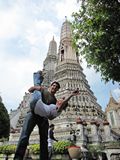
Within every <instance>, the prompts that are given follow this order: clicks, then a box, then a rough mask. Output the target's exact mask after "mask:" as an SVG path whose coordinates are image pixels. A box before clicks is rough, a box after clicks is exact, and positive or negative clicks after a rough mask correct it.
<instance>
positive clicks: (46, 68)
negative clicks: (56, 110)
mask: <svg viewBox="0 0 120 160" xmlns="http://www.w3.org/2000/svg"><path fill="white" fill-rule="evenodd" d="M56 62H57V43H56V41H55V40H54V37H53V39H52V40H51V41H50V43H49V49H48V53H47V57H46V59H45V60H44V62H43V74H44V80H43V85H44V86H46V87H48V86H49V85H50V83H51V82H52V81H53V79H54V70H55V66H56Z"/></svg>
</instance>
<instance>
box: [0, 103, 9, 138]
mask: <svg viewBox="0 0 120 160" xmlns="http://www.w3.org/2000/svg"><path fill="white" fill-rule="evenodd" d="M9 132H10V119H9V114H8V111H7V109H6V108H5V106H4V104H3V103H2V102H1V101H0V139H2V138H8V137H9Z"/></svg>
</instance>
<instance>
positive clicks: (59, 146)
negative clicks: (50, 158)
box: [53, 141, 72, 154]
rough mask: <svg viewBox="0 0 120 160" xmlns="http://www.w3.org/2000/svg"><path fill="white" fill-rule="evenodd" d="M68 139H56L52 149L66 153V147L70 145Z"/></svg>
mask: <svg viewBox="0 0 120 160" xmlns="http://www.w3.org/2000/svg"><path fill="white" fill-rule="evenodd" d="M71 144H72V143H71V142H70V141H58V142H55V143H54V144H53V150H54V152H55V153H60V154H62V153H67V152H68V151H67V148H68V147H69V146H71Z"/></svg>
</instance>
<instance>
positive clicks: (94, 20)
mask: <svg viewBox="0 0 120 160" xmlns="http://www.w3.org/2000/svg"><path fill="white" fill-rule="evenodd" d="M73 17H74V20H73V22H72V28H73V43H74V47H76V50H77V51H78V52H79V53H80V54H81V55H83V57H84V58H85V59H86V61H87V63H88V66H93V67H94V68H95V70H96V71H97V72H100V73H101V76H102V79H103V80H105V81H106V82H108V81H109V80H112V81H113V82H114V81H116V82H120V74H119V72H120V3H119V2H118V1H117V0H110V1H109V0H82V3H81V7H80V10H79V12H76V13H73Z"/></svg>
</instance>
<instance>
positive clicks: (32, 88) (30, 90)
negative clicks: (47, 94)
mask: <svg viewBox="0 0 120 160" xmlns="http://www.w3.org/2000/svg"><path fill="white" fill-rule="evenodd" d="M42 88H43V87H41V86H32V87H30V88H29V89H28V91H29V92H30V93H32V92H34V90H38V91H40V90H41V89H42Z"/></svg>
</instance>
